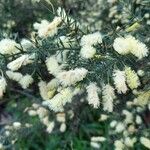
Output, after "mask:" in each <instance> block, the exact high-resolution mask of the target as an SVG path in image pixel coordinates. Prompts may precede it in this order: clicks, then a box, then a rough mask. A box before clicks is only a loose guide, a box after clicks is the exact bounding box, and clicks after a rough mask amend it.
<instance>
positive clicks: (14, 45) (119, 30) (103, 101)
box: [0, 1, 150, 150]
mask: <svg viewBox="0 0 150 150" xmlns="http://www.w3.org/2000/svg"><path fill="white" fill-rule="evenodd" d="M98 2H99V1H98ZM98 2H97V3H96V4H98ZM110 3H111V4H110ZM145 3H146V1H145ZM107 5H108V7H111V8H113V7H115V6H113V7H112V5H116V6H118V7H119V4H118V2H116V1H108V2H107ZM141 5H142V3H141ZM141 5H140V3H139V6H138V7H137V8H138V9H141V10H143V7H142V6H141ZM147 5H148V4H147ZM97 6H99V5H97ZM88 8H89V7H88ZM106 8H107V7H106ZM106 8H105V9H106ZM107 9H108V8H107ZM109 11H110V10H109ZM81 12H82V11H81ZM85 13H86V10H85ZM111 13H112V15H113V14H114V13H115V14H116V15H117V11H115V12H112V11H111V12H109V22H111V21H112V22H115V23H116V24H117V23H118V22H121V24H120V26H116V28H114V29H111V30H110V31H107V30H105V29H102V27H103V26H104V25H102V26H101V27H100V30H97V28H95V30H93V29H91V30H86V29H85V24H84V23H83V25H82V21H83V20H82V18H81V22H80V20H79V21H76V20H74V19H73V17H72V16H71V15H70V16H69V15H68V14H67V13H66V11H65V10H64V9H63V8H61V7H59V8H58V9H57V10H56V12H55V15H54V17H53V19H52V20H51V21H48V20H45V19H43V20H41V22H36V23H34V25H33V27H34V30H35V32H36V33H35V35H34V36H32V38H31V39H22V40H20V42H18V41H15V40H13V39H9V38H4V39H2V40H1V41H0V57H1V59H0V60H1V61H0V69H1V77H0V98H1V99H2V100H5V98H9V99H10V98H11V97H12V96H11V95H14V94H16V93H17V94H19V95H20V94H22V95H25V96H26V97H28V98H30V99H31V100H33V101H34V102H33V103H32V102H30V107H26V108H25V109H24V110H22V113H25V115H26V116H28V117H27V118H29V116H30V117H31V118H32V117H33V118H34V117H36V118H38V119H37V120H40V122H41V123H42V124H43V126H44V128H46V132H47V133H49V134H52V137H53V136H54V134H53V133H55V132H56V131H55V129H56V130H57V129H58V128H59V131H60V132H65V131H66V132H67V126H69V127H70V128H71V126H73V125H71V122H72V120H73V123H76V122H77V124H78V126H79V124H80V122H79V121H77V120H78V119H79V118H80V113H81V116H82V115H83V116H84V117H85V118H83V119H85V120H86V119H87V116H89V114H88V113H91V115H92V114H93V116H94V113H96V116H99V118H98V119H96V121H95V119H93V123H95V126H93V127H92V131H88V129H86V126H84V127H83V130H87V131H84V133H85V135H86V134H87V135H88V139H87V141H88V142H87V141H86V142H85V143H84V144H83V145H84V147H82V149H88V145H90V146H91V147H92V148H96V149H100V148H102V149H104V150H105V149H116V150H124V149H130V148H131V149H144V148H148V149H150V139H149V138H150V134H149V111H150V86H149V85H150V84H149V80H150V78H149V74H150V70H149V68H150V67H149V59H150V57H149V56H150V55H149V38H148V34H149V33H150V30H149V28H148V26H149V23H147V22H148V21H147V20H146V21H145V19H139V20H138V17H137V18H134V19H132V20H130V17H129V18H128V19H127V20H126V22H123V21H122V18H119V19H118V18H117V17H116V16H115V17H116V18H115V19H116V20H117V21H114V20H113V19H111V17H110V16H111V15H110V14H111ZM145 15H146V13H145V14H144V16H145ZM123 19H124V18H123ZM129 20H130V24H129V23H127V22H128V21H129ZM95 21H97V20H95ZM101 21H102V22H103V20H101ZM104 23H107V21H106V20H105V18H104ZM126 23H127V25H126ZM118 25H119V23H118ZM146 29H147V30H146ZM20 105H22V104H21V103H19V104H18V107H21V106H20ZM91 111H92V112H91ZM86 113H87V116H86ZM93 118H94V117H93ZM96 118H97V117H96ZM25 120H26V119H23V120H22V121H23V123H21V122H18V121H16V122H13V123H9V125H6V126H5V127H4V130H2V133H1V135H4V137H2V138H0V140H1V141H2V144H1V145H0V146H1V147H4V148H7V146H8V147H9V145H7V144H6V142H5V140H6V139H7V137H10V139H8V141H9V143H10V145H11V144H12V145H16V143H18V142H21V141H19V140H20V139H19V138H18V137H19V135H20V134H21V133H22V132H21V133H20V131H23V130H24V129H30V128H33V129H36V124H39V121H37V120H36V121H35V122H36V123H35V122H34V123H33V122H32V121H31V122H32V123H27V122H25ZM87 121H88V119H87ZM91 121H92V119H90V122H91ZM28 122H29V121H28ZM83 122H84V121H83ZM83 122H81V123H83ZM58 125H59V127H58ZM102 125H103V127H102ZM98 127H99V128H100V129H97V128H98ZM38 128H39V127H37V130H38ZM73 128H74V130H75V131H74V132H77V131H79V130H80V129H81V128H80V129H78V130H77V131H76V129H75V127H73ZM94 131H96V132H94ZM32 132H34V131H32ZM70 132H71V131H70ZM79 132H81V133H82V131H79ZM90 132H91V133H90ZM13 134H14V135H13ZM15 134H16V136H15ZM68 134H69V132H68ZM12 135H13V136H12ZM72 135H73V133H70V136H72ZM17 136H18V137H17ZM82 136H83V135H82ZM5 137H6V139H5ZM89 137H90V138H89ZM73 138H74V137H73ZM73 138H72V139H73ZM59 140H60V139H59ZM73 140H74V141H75V138H74V139H73ZM10 141H11V142H10ZM112 144H113V146H112ZM77 145H78V144H77ZM65 146H66V147H63V146H62V147H63V148H64V149H67V144H66V145H65ZM60 147H61V146H60ZM60 147H59V148H60ZM68 147H69V146H68ZM70 147H71V146H70ZM70 147H69V148H70ZM73 147H74V144H73ZM110 147H111V148H110ZM49 148H51V149H54V148H55V149H56V148H58V145H57V147H54V148H53V147H52V145H51V146H50V147H49ZM78 149H79V147H78Z"/></svg>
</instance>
